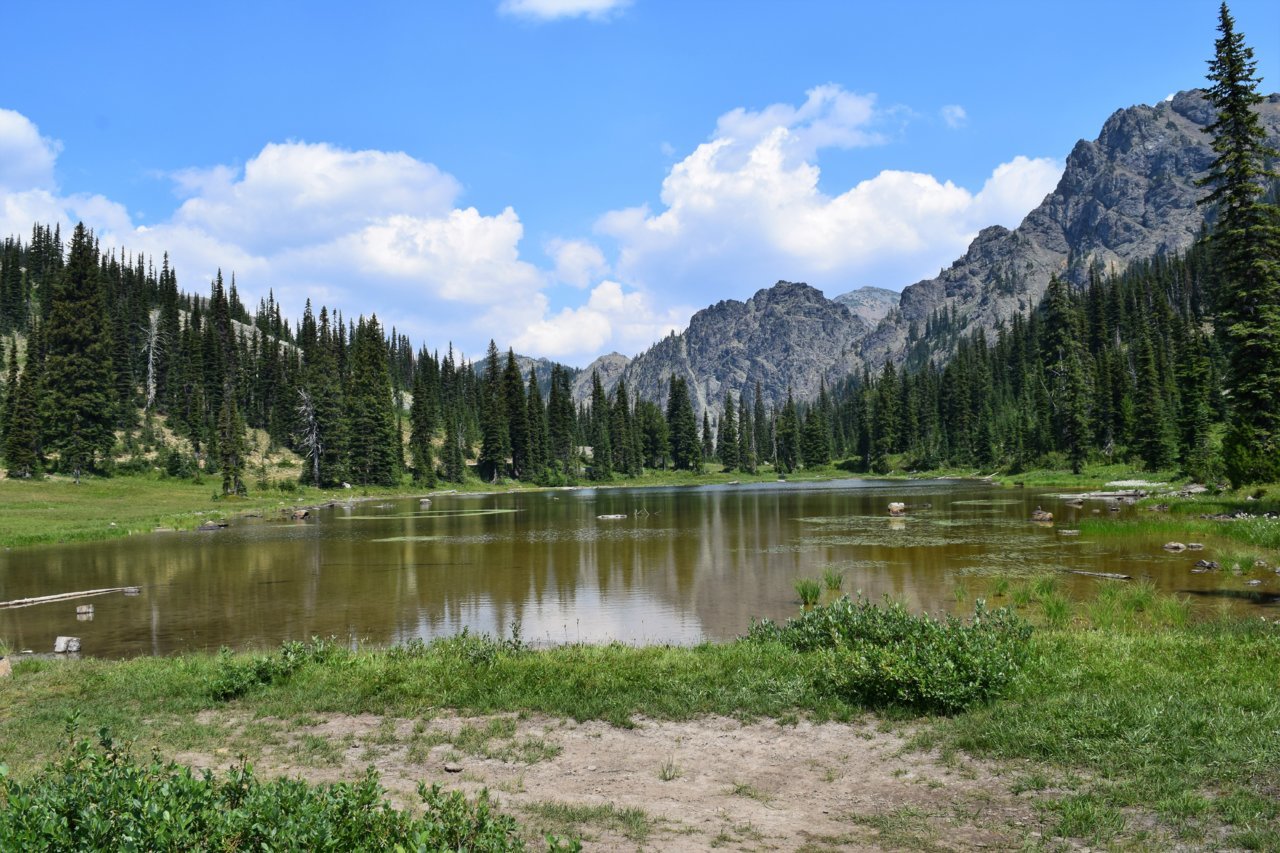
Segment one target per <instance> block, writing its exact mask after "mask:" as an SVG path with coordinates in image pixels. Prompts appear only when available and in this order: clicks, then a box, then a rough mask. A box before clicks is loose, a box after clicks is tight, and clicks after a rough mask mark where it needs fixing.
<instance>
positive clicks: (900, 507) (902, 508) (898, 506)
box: [889, 501, 907, 516]
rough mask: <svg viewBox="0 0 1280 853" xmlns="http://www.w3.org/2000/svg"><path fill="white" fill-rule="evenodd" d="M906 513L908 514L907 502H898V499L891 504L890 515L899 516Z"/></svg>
mask: <svg viewBox="0 0 1280 853" xmlns="http://www.w3.org/2000/svg"><path fill="white" fill-rule="evenodd" d="M906 514H907V505H906V504H904V503H898V502H897V501H894V502H893V503H891V504H889V515H891V516H899V515H906Z"/></svg>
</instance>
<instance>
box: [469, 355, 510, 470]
mask: <svg viewBox="0 0 1280 853" xmlns="http://www.w3.org/2000/svg"><path fill="white" fill-rule="evenodd" d="M480 417H481V422H480V429H481V432H482V433H483V438H482V440H481V444H480V459H479V460H478V461H477V465H476V467H477V469H478V472H479V474H480V476H481V478H483V479H485V480H488V481H489V482H496V481H497V479H498V478H499V477H501V476H502V475H503V473H504V472H505V471H506V468H507V454H508V452H509V451H510V448H511V437H510V433H509V432H508V431H507V404H506V395H505V394H504V393H503V384H502V369H501V364H500V362H499V361H498V345H497V344H495V343H494V342H493V341H492V340H490V341H489V352H488V355H487V356H486V357H485V375H484V404H483V406H482V408H481V411H480Z"/></svg>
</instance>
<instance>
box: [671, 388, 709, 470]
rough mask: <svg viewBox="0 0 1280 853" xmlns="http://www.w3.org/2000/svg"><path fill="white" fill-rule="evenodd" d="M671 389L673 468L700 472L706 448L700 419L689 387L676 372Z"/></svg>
mask: <svg viewBox="0 0 1280 853" xmlns="http://www.w3.org/2000/svg"><path fill="white" fill-rule="evenodd" d="M669 388H670V390H669V391H668V394H667V429H668V439H669V441H670V447H671V467H673V468H675V469H676V470H677V471H699V470H701V468H702V449H701V447H700V445H699V442H698V421H697V418H696V417H695V416H694V414H693V403H692V402H691V401H690V399H689V386H688V384H687V383H686V382H685V380H684V379H683V378H681V377H679V376H676V375H675V374H674V373H673V374H671V384H670V386H669Z"/></svg>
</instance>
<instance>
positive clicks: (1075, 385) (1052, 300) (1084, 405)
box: [1044, 276, 1093, 474]
mask: <svg viewBox="0 0 1280 853" xmlns="http://www.w3.org/2000/svg"><path fill="white" fill-rule="evenodd" d="M1044 306H1045V308H1044V313H1045V319H1044V326H1045V343H1046V355H1047V358H1046V363H1045V369H1046V372H1047V374H1048V375H1047V377H1046V382H1045V385H1046V387H1048V388H1049V389H1050V393H1051V395H1052V401H1053V424H1054V434H1055V435H1056V436H1057V437H1058V441H1059V442H1060V446H1061V447H1062V449H1064V450H1065V451H1066V453H1067V458H1068V459H1069V460H1070V461H1071V470H1072V472H1073V473H1076V474H1079V473H1080V471H1081V469H1082V466H1083V465H1084V461H1085V459H1086V457H1087V455H1088V452H1089V444H1090V439H1091V438H1092V436H1093V428H1092V425H1091V423H1090V412H1089V401H1090V399H1091V397H1092V390H1091V389H1090V387H1089V384H1088V376H1087V374H1086V373H1085V367H1084V354H1083V349H1084V347H1083V343H1082V341H1083V330H1082V329H1081V327H1080V323H1079V321H1078V320H1079V318H1078V317H1077V314H1076V310H1075V306H1074V305H1073V304H1072V301H1071V294H1070V293H1069V292H1068V291H1067V286H1066V284H1065V283H1063V282H1062V281H1061V280H1060V279H1059V278H1058V277H1057V276H1053V277H1052V278H1050V279H1049V288H1048V290H1047V291H1046V292H1045V297H1044Z"/></svg>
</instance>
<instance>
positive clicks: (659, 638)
mask: <svg viewBox="0 0 1280 853" xmlns="http://www.w3.org/2000/svg"><path fill="white" fill-rule="evenodd" d="M515 620H518V621H519V623H520V636H521V637H522V638H523V639H524V641H525V642H527V643H532V644H534V645H544V646H549V645H562V644H566V643H610V642H620V643H628V644H633V645H648V644H652V643H672V644H685V645H691V644H694V643H698V642H701V641H702V640H703V639H704V634H703V630H702V623H701V620H700V619H699V618H698V616H697V614H696V613H695V612H693V611H692V610H681V609H679V608H677V607H675V606H674V605H672V604H671V602H668V601H663V600H662V599H660V598H659V597H657V596H655V595H651V594H647V593H645V592H642V591H638V590H633V591H631V592H629V593H627V594H625V595H618V594H616V593H611V594H608V595H605V594H604V593H602V591H601V589H600V588H599V587H595V586H589V585H584V586H580V587H579V588H578V589H576V590H575V592H574V595H573V596H572V597H562V596H549V595H539V594H538V593H537V592H536V591H534V590H530V592H529V594H528V596H527V597H526V598H525V599H524V600H523V601H521V602H502V603H499V602H495V601H494V599H493V598H491V597H489V596H475V597H473V598H470V599H468V600H466V601H464V602H459V603H458V604H457V606H456V607H453V608H449V609H447V610H445V611H443V612H438V613H436V614H435V615H434V616H433V615H431V614H429V613H428V612H427V611H425V610H424V611H420V612H419V613H418V620H417V622H416V624H414V625H413V626H411V627H410V628H409V629H408V630H405V631H401V632H399V635H398V636H397V637H396V638H395V639H396V641H397V642H407V641H409V640H412V639H420V640H423V641H427V642H429V641H431V640H433V639H436V638H438V637H448V636H453V635H455V634H458V633H461V632H462V630H463V629H464V628H465V629H466V630H468V631H470V632H471V633H475V634H488V635H489V636H493V637H509V636H511V633H512V622H513V621H515Z"/></svg>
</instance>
